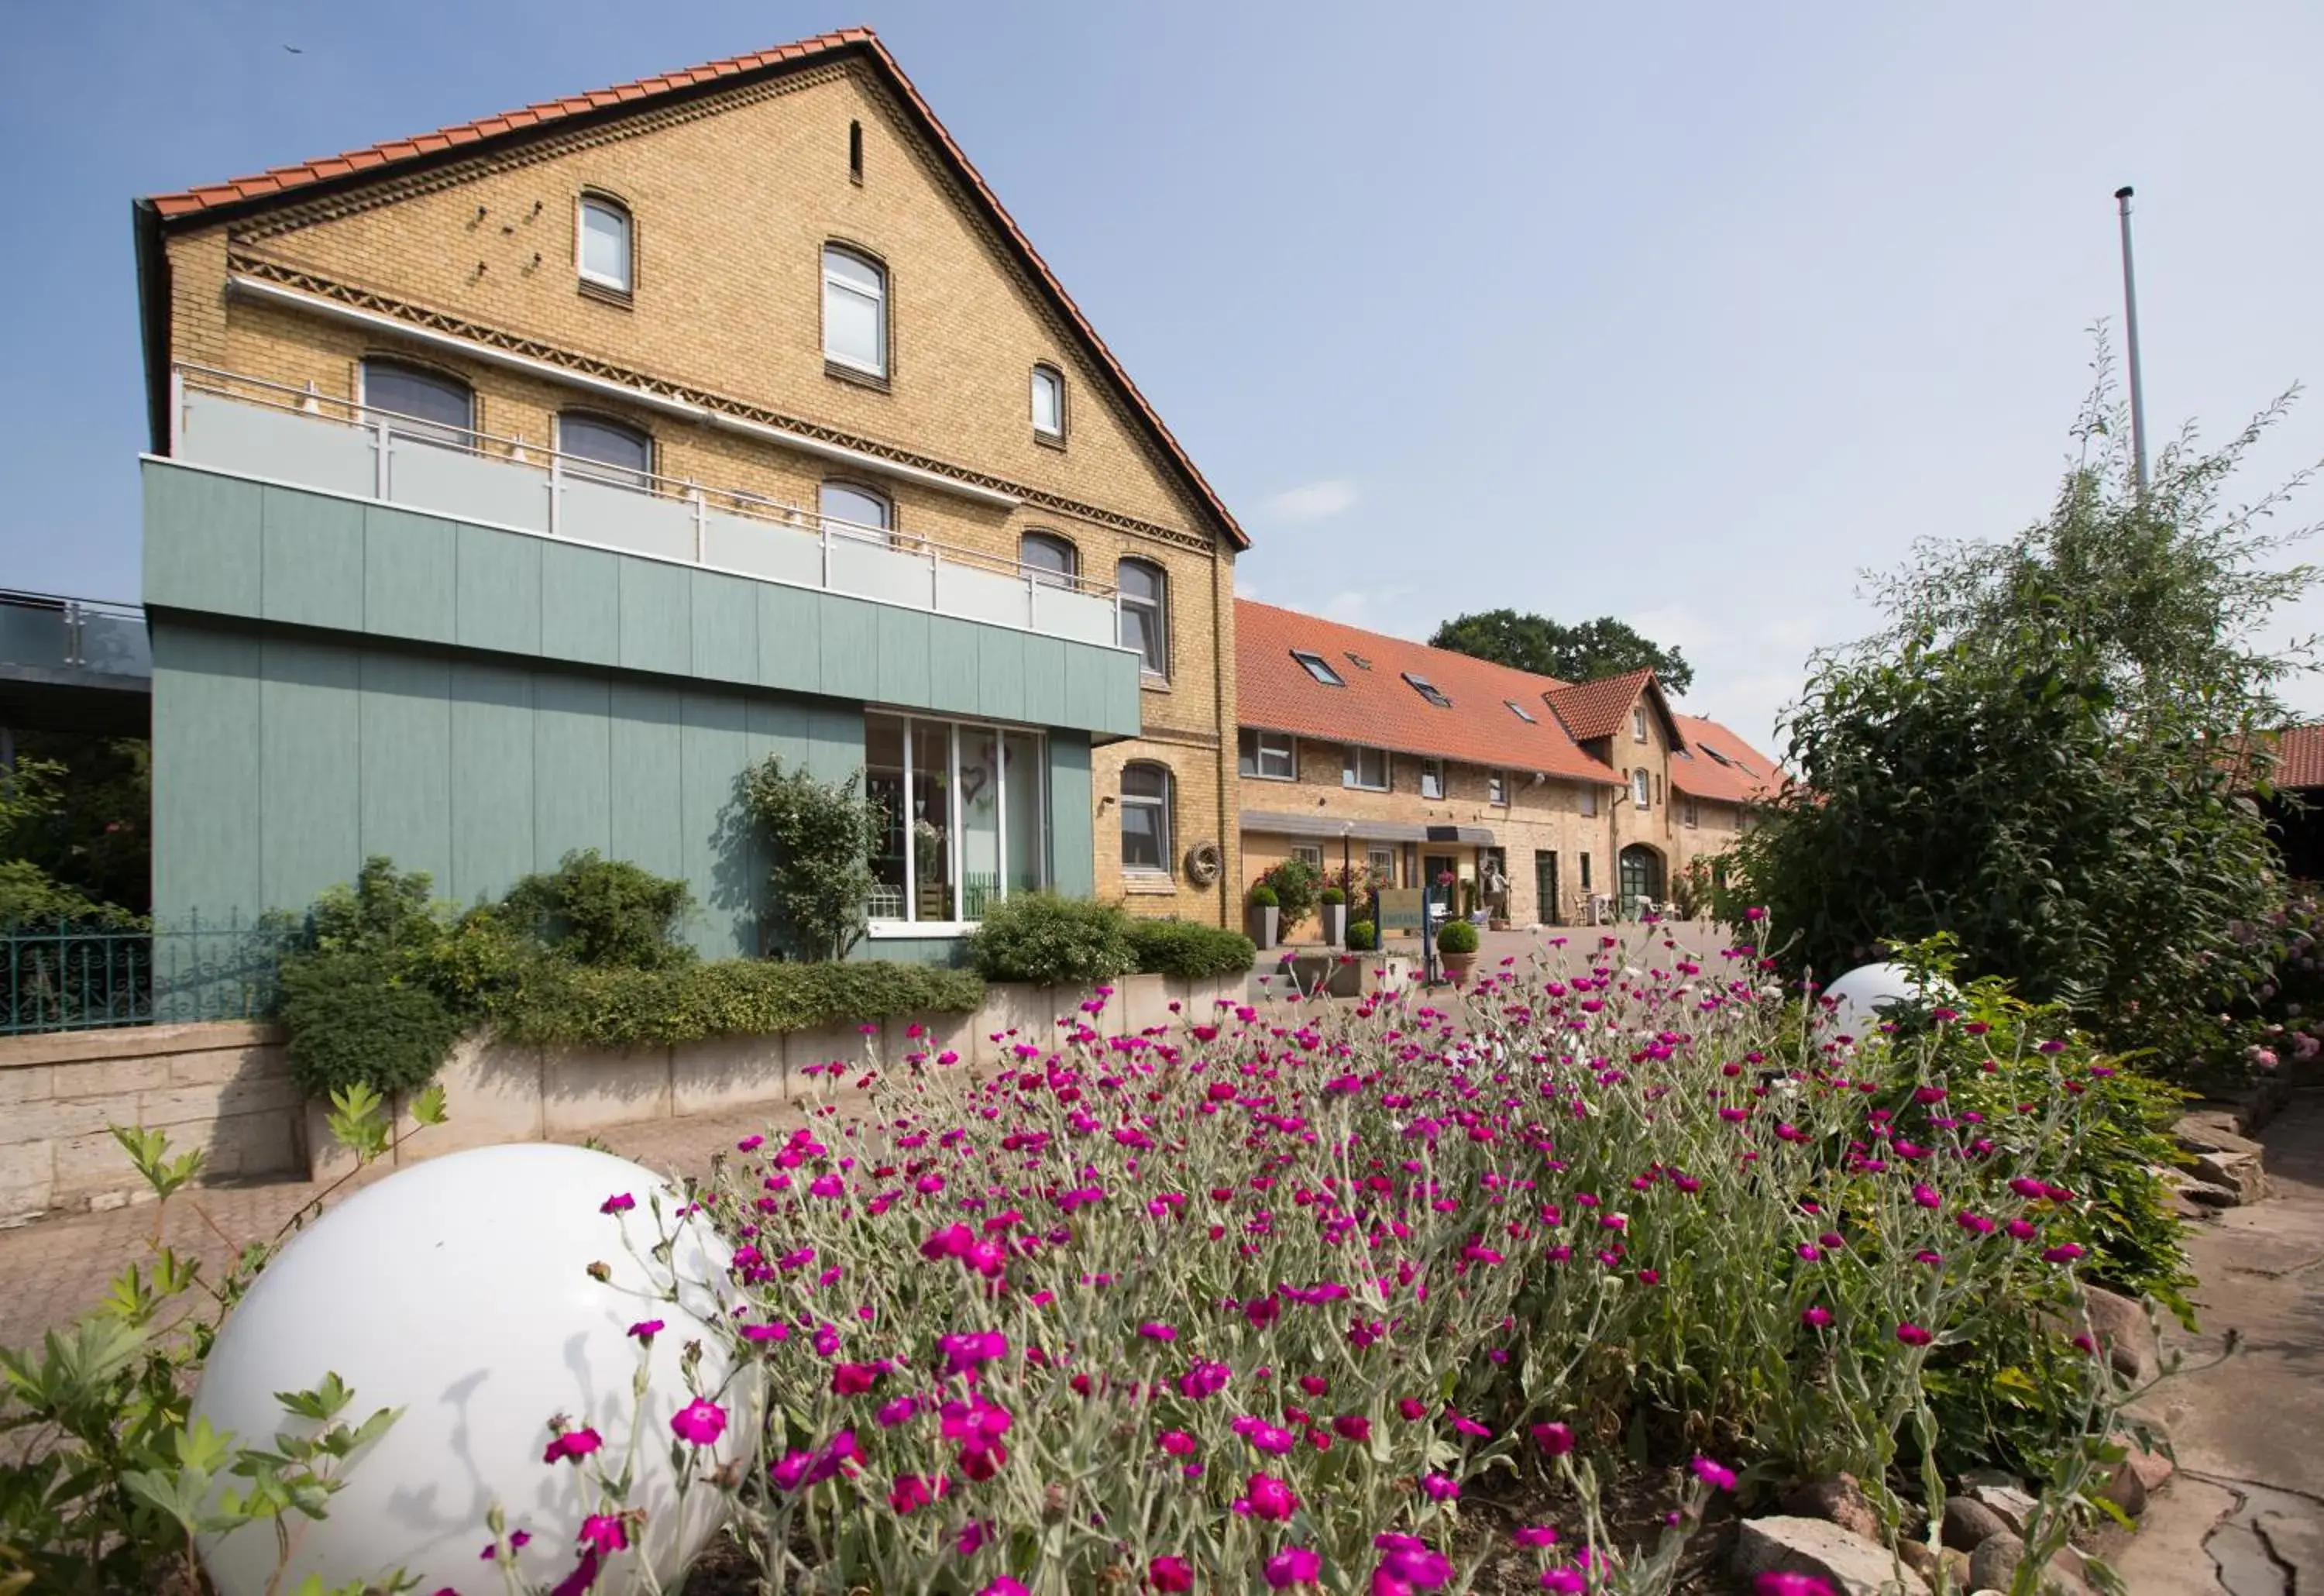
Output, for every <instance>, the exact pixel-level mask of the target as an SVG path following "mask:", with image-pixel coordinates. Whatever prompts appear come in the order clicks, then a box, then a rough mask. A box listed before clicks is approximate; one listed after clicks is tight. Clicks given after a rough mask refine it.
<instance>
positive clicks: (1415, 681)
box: [1404, 670, 1452, 709]
mask: <svg viewBox="0 0 2324 1596" xmlns="http://www.w3.org/2000/svg"><path fill="white" fill-rule="evenodd" d="M1404 679H1405V680H1406V681H1407V682H1409V683H1411V684H1412V690H1413V691H1414V692H1416V693H1417V694H1419V695H1420V696H1421V697H1424V698H1425V699H1427V700H1428V701H1429V702H1430V703H1431V704H1434V706H1436V707H1437V708H1439V709H1450V708H1452V699H1450V698H1447V697H1445V696H1444V695H1443V693H1441V692H1439V691H1437V689H1436V684H1435V683H1434V682H1432V681H1430V680H1429V679H1428V678H1426V677H1425V676H1415V675H1414V674H1413V673H1412V672H1411V671H1409V670H1407V671H1406V672H1405V673H1404Z"/></svg>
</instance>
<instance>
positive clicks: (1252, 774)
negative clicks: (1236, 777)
mask: <svg viewBox="0 0 2324 1596" xmlns="http://www.w3.org/2000/svg"><path fill="white" fill-rule="evenodd" d="M1277 739H1280V740H1281V744H1282V745H1281V747H1280V748H1271V747H1269V743H1272V742H1274V741H1275V740H1277ZM1270 753H1277V754H1279V755H1280V756H1281V758H1282V761H1283V765H1284V770H1283V771H1282V773H1280V774H1277V773H1276V772H1274V771H1271V770H1268V768H1267V757H1268V754H1270ZM1235 768H1236V770H1237V771H1238V772H1239V773H1240V776H1241V778H1242V780H1245V781H1296V780H1299V739H1298V738H1297V737H1296V736H1294V735H1293V734H1292V733H1289V732H1269V731H1267V730H1264V729H1263V728H1261V727H1259V726H1244V727H1243V728H1241V730H1240V732H1238V733H1236V736H1235Z"/></svg>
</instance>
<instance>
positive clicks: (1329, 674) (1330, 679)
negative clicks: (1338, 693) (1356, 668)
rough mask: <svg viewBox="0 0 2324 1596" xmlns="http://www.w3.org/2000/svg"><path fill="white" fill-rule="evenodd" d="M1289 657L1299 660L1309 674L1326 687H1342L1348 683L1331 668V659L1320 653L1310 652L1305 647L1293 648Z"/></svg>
mask: <svg viewBox="0 0 2324 1596" xmlns="http://www.w3.org/2000/svg"><path fill="white" fill-rule="evenodd" d="M1291 657H1292V658H1293V659H1294V660H1298V661H1299V663H1300V665H1301V666H1302V667H1303V668H1304V669H1305V670H1306V672H1307V674H1308V675H1309V676H1312V677H1314V678H1315V679H1316V680H1317V681H1319V682H1321V683H1323V685H1324V686H1325V687H1346V686H1347V685H1348V684H1347V681H1346V679H1345V678H1342V676H1341V675H1340V673H1339V672H1338V671H1336V670H1334V669H1332V663H1331V661H1330V660H1326V659H1324V658H1323V655H1321V654H1311V653H1309V652H1308V651H1307V650H1305V649H1294V650H1291Z"/></svg>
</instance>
